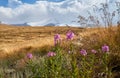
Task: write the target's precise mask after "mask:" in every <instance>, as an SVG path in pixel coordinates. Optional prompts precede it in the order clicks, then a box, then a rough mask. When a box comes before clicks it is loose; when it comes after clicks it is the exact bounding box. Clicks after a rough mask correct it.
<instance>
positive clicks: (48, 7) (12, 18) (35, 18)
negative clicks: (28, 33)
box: [0, 0, 105, 25]
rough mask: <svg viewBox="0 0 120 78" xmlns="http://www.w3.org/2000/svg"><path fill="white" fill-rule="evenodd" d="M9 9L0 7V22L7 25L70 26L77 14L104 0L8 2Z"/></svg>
mask: <svg viewBox="0 0 120 78" xmlns="http://www.w3.org/2000/svg"><path fill="white" fill-rule="evenodd" d="M8 1H9V4H8V6H9V7H0V20H1V21H3V22H5V23H7V24H17V23H25V22H27V23H28V24H30V25H46V24H48V23H55V24H61V25H63V24H72V25H77V24H75V23H73V22H72V21H74V20H76V19H77V16H78V15H79V14H84V15H85V14H87V13H86V10H89V9H90V8H91V7H92V5H94V4H95V5H99V3H102V2H104V1H105V0H65V1H62V2H58V3H57V2H48V1H41V0H39V1H36V3H34V4H27V3H22V2H21V1H20V0H8Z"/></svg>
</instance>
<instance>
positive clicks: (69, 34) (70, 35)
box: [66, 31, 75, 40]
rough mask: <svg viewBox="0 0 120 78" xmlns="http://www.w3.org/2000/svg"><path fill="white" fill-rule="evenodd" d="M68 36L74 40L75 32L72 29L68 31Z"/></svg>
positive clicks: (68, 38)
mask: <svg viewBox="0 0 120 78" xmlns="http://www.w3.org/2000/svg"><path fill="white" fill-rule="evenodd" d="M66 36H67V40H72V39H73V37H74V36H75V34H74V33H73V32H72V31H68V32H67V35H66Z"/></svg>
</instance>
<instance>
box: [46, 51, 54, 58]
mask: <svg viewBox="0 0 120 78" xmlns="http://www.w3.org/2000/svg"><path fill="white" fill-rule="evenodd" d="M47 56H48V57H52V56H56V53H55V52H48V54H47Z"/></svg>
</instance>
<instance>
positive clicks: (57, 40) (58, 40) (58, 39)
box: [54, 34, 61, 45]
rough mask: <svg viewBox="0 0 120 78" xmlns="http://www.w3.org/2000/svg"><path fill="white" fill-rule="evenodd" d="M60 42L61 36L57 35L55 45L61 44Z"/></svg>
mask: <svg viewBox="0 0 120 78" xmlns="http://www.w3.org/2000/svg"><path fill="white" fill-rule="evenodd" d="M60 40H61V37H60V35H59V34H56V35H55V36H54V43H55V45H56V44H57V43H58V42H60Z"/></svg>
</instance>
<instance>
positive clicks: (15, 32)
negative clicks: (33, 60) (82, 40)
mask: <svg viewBox="0 0 120 78" xmlns="http://www.w3.org/2000/svg"><path fill="white" fill-rule="evenodd" d="M68 30H72V31H74V32H75V33H76V34H77V35H78V34H79V32H82V31H83V29H82V28H74V27H30V26H27V27H26V26H9V25H3V24H1V25H0V52H1V54H6V53H7V54H9V53H12V52H15V51H18V50H20V49H21V48H25V47H29V46H31V47H34V48H36V47H41V46H44V45H53V36H54V34H56V33H59V34H61V35H62V36H64V34H66V32H67V31H68Z"/></svg>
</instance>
